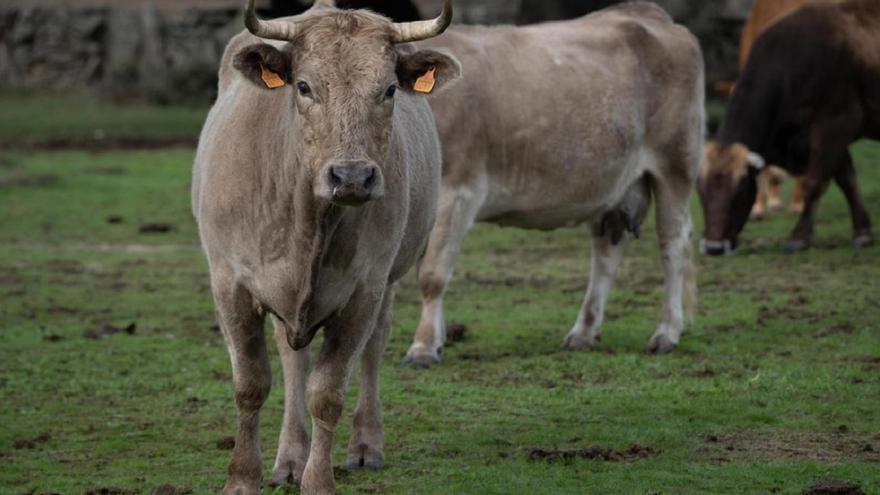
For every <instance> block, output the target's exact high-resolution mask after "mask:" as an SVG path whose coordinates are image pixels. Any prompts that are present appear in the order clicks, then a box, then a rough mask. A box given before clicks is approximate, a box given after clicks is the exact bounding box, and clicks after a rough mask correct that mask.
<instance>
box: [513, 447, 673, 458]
mask: <svg viewBox="0 0 880 495" xmlns="http://www.w3.org/2000/svg"><path fill="white" fill-rule="evenodd" d="M658 452H659V451H657V450H655V449H653V448H651V447H643V446H641V445H636V444H632V445H630V446H629V447H628V448H626V449H623V450H614V449H609V448H606V447H600V446H597V445H591V446H589V447H584V448H580V449H540V448H533V449H530V450H529V460H530V461H547V462H557V461H570V460H573V459H588V460H589V459H595V460H601V461H610V462H629V461H637V460H640V459H645V458H647V457H651V456H654V455H657V454H658Z"/></svg>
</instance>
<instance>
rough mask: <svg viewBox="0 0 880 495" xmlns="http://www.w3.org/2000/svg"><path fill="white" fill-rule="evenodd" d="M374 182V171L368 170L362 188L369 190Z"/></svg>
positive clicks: (373, 169)
mask: <svg viewBox="0 0 880 495" xmlns="http://www.w3.org/2000/svg"><path fill="white" fill-rule="evenodd" d="M374 182H376V169H375V168H370V172H369V174H368V175H367V178H366V179H364V188H366V189H371V188H372V187H373V183H374Z"/></svg>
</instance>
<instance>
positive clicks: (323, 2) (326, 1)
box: [312, 0, 336, 9]
mask: <svg viewBox="0 0 880 495" xmlns="http://www.w3.org/2000/svg"><path fill="white" fill-rule="evenodd" d="M322 7H327V8H333V7H336V2H335V1H334V0H315V3H313V4H312V8H313V9H319V8H322Z"/></svg>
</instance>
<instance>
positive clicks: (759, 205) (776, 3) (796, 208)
mask: <svg viewBox="0 0 880 495" xmlns="http://www.w3.org/2000/svg"><path fill="white" fill-rule="evenodd" d="M823 1H825V2H828V1H837V0H757V1H756V2H755V4H754V5H753V6H752V10H751V12H750V13H749V18H748V20H746V24H745V26H744V27H743V32H742V37H741V38H740V44H739V68H740V70H743V69H745V67H746V62H748V60H749V53H750V52H751V50H752V45H754V43H755V40H756V39H757V38H758V36H759V35H760V34H761V33H763V32H764V30H765V29H767V28H768V27H770V26H772V25H773V23H775V22H776V21H778V20H779V19H781V18H782V17H784V16H786V15H788V14H790V13H792V12H794V11H795V10H797V9H799V8H801V7H803V6H804V5H806V4H807V3H815V2H823ZM787 176H788V173H787V172H785V170H784V169H782V168H780V167H777V166H775V165H769V166H767V168H766V169H765V170H764V171H763V172H761V173H760V174H758V197H757V198H756V199H755V204H754V205H752V212H751V217H752V218H754V219H760V218H762V217H763V216H764V213H765V212H766V211H767V210H769V211H775V210H779V209H780V208H782V199H781V198H782V194H781V191H780V186H781V185H782V182H783V181H784V180H785V179H786V177H787ZM803 188H804V179H803V177H797V178H796V179H795V184H794V189H792V193H791V202H790V204H789V210H790V211H791V212H792V213H800V212H801V211H803V209H804V190H803Z"/></svg>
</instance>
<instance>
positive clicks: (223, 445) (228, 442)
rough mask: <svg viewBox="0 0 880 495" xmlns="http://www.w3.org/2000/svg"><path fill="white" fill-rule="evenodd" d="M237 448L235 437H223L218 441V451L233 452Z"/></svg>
mask: <svg viewBox="0 0 880 495" xmlns="http://www.w3.org/2000/svg"><path fill="white" fill-rule="evenodd" d="M234 448H235V437H223V438H220V439H219V440H217V450H232V449H234Z"/></svg>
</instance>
